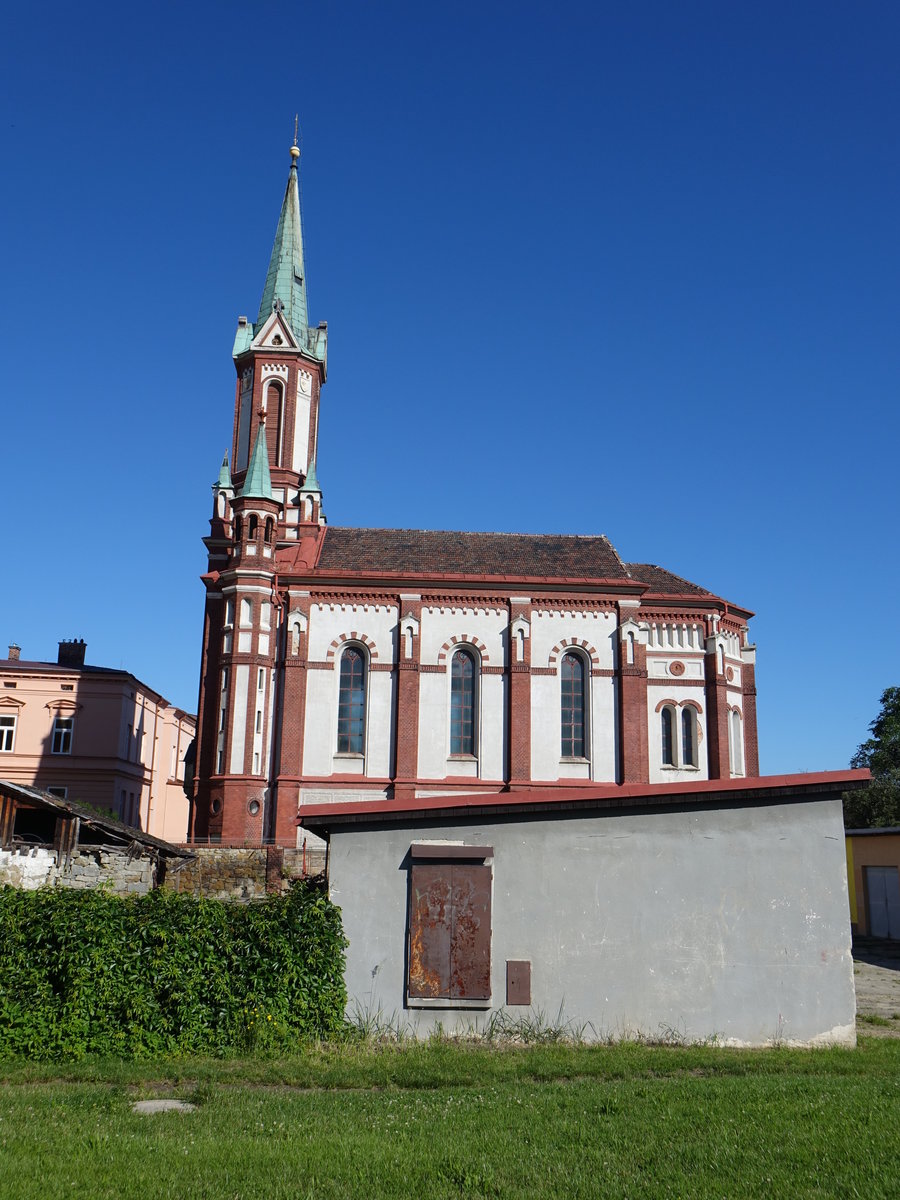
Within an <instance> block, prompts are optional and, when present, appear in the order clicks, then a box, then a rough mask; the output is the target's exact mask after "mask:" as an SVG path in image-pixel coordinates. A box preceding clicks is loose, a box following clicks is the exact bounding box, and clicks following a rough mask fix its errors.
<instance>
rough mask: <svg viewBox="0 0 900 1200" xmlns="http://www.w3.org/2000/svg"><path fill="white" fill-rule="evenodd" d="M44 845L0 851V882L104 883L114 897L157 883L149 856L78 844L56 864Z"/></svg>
mask: <svg viewBox="0 0 900 1200" xmlns="http://www.w3.org/2000/svg"><path fill="white" fill-rule="evenodd" d="M58 859H59V855H58V853H57V851H56V850H52V849H50V848H49V847H47V846H16V847H13V848H10V849H6V850H0V884H9V885H10V886H11V887H19V888H28V889H33V888H39V887H71V888H94V887H100V885H101V884H102V885H104V886H105V887H108V888H109V889H110V890H111V891H112V892H114V893H115V894H116V895H117V896H127V895H130V894H132V893H135V892H137V893H140V894H143V893H145V892H149V891H150V890H151V889H152V888H153V887H155V886H156V867H155V863H154V861H153V857H152V856H151V855H149V854H148V855H137V856H134V855H132V854H129V853H128V851H126V850H120V849H118V848H116V847H113V846H79V847H78V849H77V850H75V851H73V852H72V854H71V855H70V856H69V857H68V859H67V858H66V857H65V856H63V859H62V863H61V864H60V863H58Z"/></svg>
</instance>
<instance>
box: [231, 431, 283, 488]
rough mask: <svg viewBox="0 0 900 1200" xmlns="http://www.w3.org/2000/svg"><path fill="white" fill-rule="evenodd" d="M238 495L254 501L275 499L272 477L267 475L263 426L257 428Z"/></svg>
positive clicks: (267, 453) (267, 464)
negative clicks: (248, 463) (248, 464)
mask: <svg viewBox="0 0 900 1200" xmlns="http://www.w3.org/2000/svg"><path fill="white" fill-rule="evenodd" d="M238 494H239V495H241V496H246V497H247V498H252V499H254V500H274V499H275V497H274V496H273V495H272V477H271V475H270V474H269V448H268V446H267V445H266V427H265V425H260V427H259V432H258V433H257V435H256V442H255V443H254V446H253V453H252V454H251V455H250V466H249V467H248V468H247V474H246V475H245V477H244V483H243V486H242V488H241V490H240V492H239V493H238Z"/></svg>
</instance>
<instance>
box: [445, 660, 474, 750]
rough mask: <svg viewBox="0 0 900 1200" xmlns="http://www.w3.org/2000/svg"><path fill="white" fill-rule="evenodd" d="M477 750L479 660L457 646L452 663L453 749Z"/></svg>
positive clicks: (451, 730)
mask: <svg viewBox="0 0 900 1200" xmlns="http://www.w3.org/2000/svg"><path fill="white" fill-rule="evenodd" d="M475 750H476V741H475V660H474V659H473V658H472V655H471V654H469V653H468V651H466V650H457V652H456V653H455V654H454V655H453V661H452V663H451V667H450V753H451V754H475Z"/></svg>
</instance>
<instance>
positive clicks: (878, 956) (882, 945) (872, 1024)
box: [853, 938, 900, 1037]
mask: <svg viewBox="0 0 900 1200" xmlns="http://www.w3.org/2000/svg"><path fill="white" fill-rule="evenodd" d="M853 979H854V983H855V984H856V1024H857V1028H858V1030H859V1032H860V1033H864V1034H867V1035H870V1036H871V1035H873V1034H874V1035H875V1036H876V1037H900V942H887V941H880V940H877V939H875V938H858V939H856V941H855V942H854V943H853Z"/></svg>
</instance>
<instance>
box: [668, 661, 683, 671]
mask: <svg viewBox="0 0 900 1200" xmlns="http://www.w3.org/2000/svg"><path fill="white" fill-rule="evenodd" d="M669 674H670V675H683V674H684V663H683V662H681V661H680V660H679V659H677V658H676V659H675V661H674V662H671V663H669Z"/></svg>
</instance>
